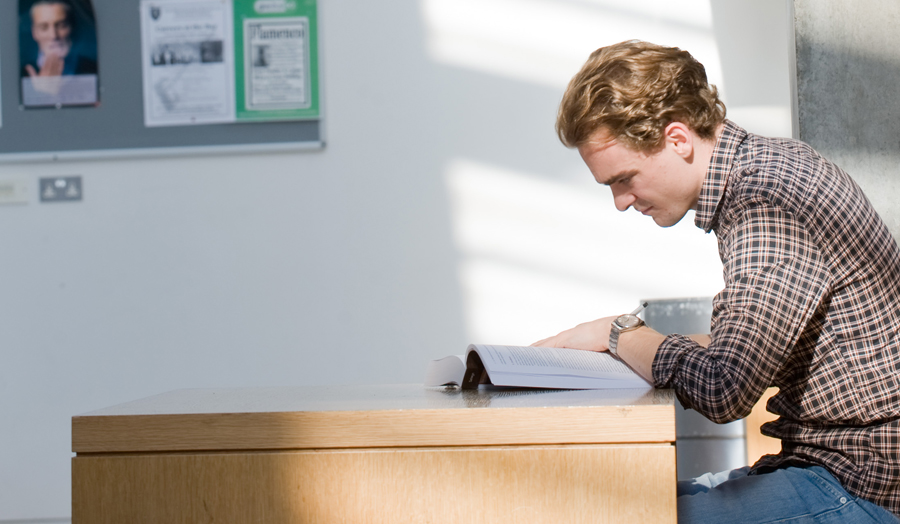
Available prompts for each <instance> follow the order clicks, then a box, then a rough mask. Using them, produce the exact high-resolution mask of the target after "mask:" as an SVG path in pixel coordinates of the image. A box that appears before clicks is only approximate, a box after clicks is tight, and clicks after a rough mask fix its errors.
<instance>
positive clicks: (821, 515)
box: [762, 500, 862, 524]
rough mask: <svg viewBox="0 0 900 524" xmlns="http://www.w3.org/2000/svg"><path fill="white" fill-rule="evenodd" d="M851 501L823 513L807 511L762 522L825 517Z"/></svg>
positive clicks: (768, 523) (774, 523)
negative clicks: (802, 513)
mask: <svg viewBox="0 0 900 524" xmlns="http://www.w3.org/2000/svg"><path fill="white" fill-rule="evenodd" d="M851 503H852V501H850V500H848V501H847V502H845V503H843V504H841V505H840V506H838V507H836V508H831V509H829V510H827V511H823V512H821V513H806V514H804V515H794V516H792V517H788V518H786V519H781V520H768V521H766V522H764V523H762V524H778V523H784V522H791V521H795V520H797V519H809V518H813V519H817V518H819V517H824V516H826V515H828V514H830V513H834V512H836V511H841V510H842V509H844V507H845V506H847V505H848V504H851ZM860 509H862V508H860Z"/></svg>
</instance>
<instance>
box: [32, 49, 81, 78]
mask: <svg viewBox="0 0 900 524" xmlns="http://www.w3.org/2000/svg"><path fill="white" fill-rule="evenodd" d="M70 50H71V47H70V46H69V45H67V44H65V43H63V42H53V43H52V44H50V45H49V46H47V49H45V50H44V65H42V66H41V70H40V71H36V70H35V69H34V67H33V66H31V65H30V64H29V65H26V66H25V71H26V72H27V73H28V76H30V77H32V78H34V77H38V76H44V77H46V76H62V74H63V69H65V67H66V57H67V56H69V51H70Z"/></svg>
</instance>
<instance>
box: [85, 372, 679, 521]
mask: <svg viewBox="0 0 900 524" xmlns="http://www.w3.org/2000/svg"><path fill="white" fill-rule="evenodd" d="M673 406H674V397H673V395H672V394H671V392H669V391H659V390H650V391H627V390H620V391H615V392H613V391H605V392H604V391H549V390H479V391H472V392H470V391H460V390H441V389H426V388H423V387H422V386H420V385H400V386H356V387H346V388H325V387H318V388H259V389H228V390H180V391H174V392H170V393H166V394H163V395H159V396H156V397H151V398H148V399H143V400H139V401H135V402H132V403H128V404H123V405H120V406H114V407H112V408H107V409H104V410H99V411H95V412H92V413H87V414H85V415H82V416H79V417H74V418H73V421H72V422H73V431H72V436H73V449H74V451H75V452H76V456H75V457H74V458H73V463H72V477H73V494H72V495H73V497H72V500H73V502H72V504H73V508H72V512H73V522H74V523H75V524H85V523H91V524H103V523H121V522H129V523H135V524H139V523H157V522H165V523H182V522H183V523H195V522H217V523H232V522H233V523H239V522H240V523H245V522H266V523H288V522H290V523H342V522H346V523H381V522H385V523H388V522H389V523H401V522H409V523H444V522H446V523H451V522H452V523H454V524H457V523H459V522H469V523H493V522H513V523H515V522H522V523H526V522H527V523H529V524H534V523H544V522H546V523H554V524H555V523H559V522H567V523H580V522H584V523H597V522H610V523H613V522H614V523H629V522H635V523H638V522H640V523H645V522H670V523H673V524H674V523H675V521H676V516H675V487H676V472H675V450H674V446H673V443H674V440H675V425H674V424H675V423H674V407H673Z"/></svg>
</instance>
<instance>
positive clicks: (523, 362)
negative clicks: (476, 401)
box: [469, 345, 636, 378]
mask: <svg viewBox="0 0 900 524" xmlns="http://www.w3.org/2000/svg"><path fill="white" fill-rule="evenodd" d="M469 349H470V350H473V349H474V350H476V351H478V355H479V356H480V357H481V360H482V362H483V363H484V367H485V368H486V369H487V371H488V373H489V374H490V373H491V372H505V373H519V374H536V375H573V376H581V377H597V378H626V377H634V376H635V375H636V373H635V372H634V371H632V370H631V368H629V367H628V366H627V365H626V364H625V363H624V362H622V361H620V360H618V359H617V358H616V357H614V356H612V355H610V354H609V353H597V352H595V351H582V350H578V349H564V348H538V347H522V346H495V345H472V346H469Z"/></svg>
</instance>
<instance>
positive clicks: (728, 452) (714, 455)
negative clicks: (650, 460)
mask: <svg viewBox="0 0 900 524" xmlns="http://www.w3.org/2000/svg"><path fill="white" fill-rule="evenodd" d="M675 446H676V448H675V460H676V463H677V465H678V480H688V479H692V478H695V477H699V476H700V475H702V474H704V473H718V472H720V471H728V470H731V469H736V468H740V467H743V466H746V465H747V451H746V444H745V442H744V439H742V438H679V439H678V442H677V443H676V444H675Z"/></svg>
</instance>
